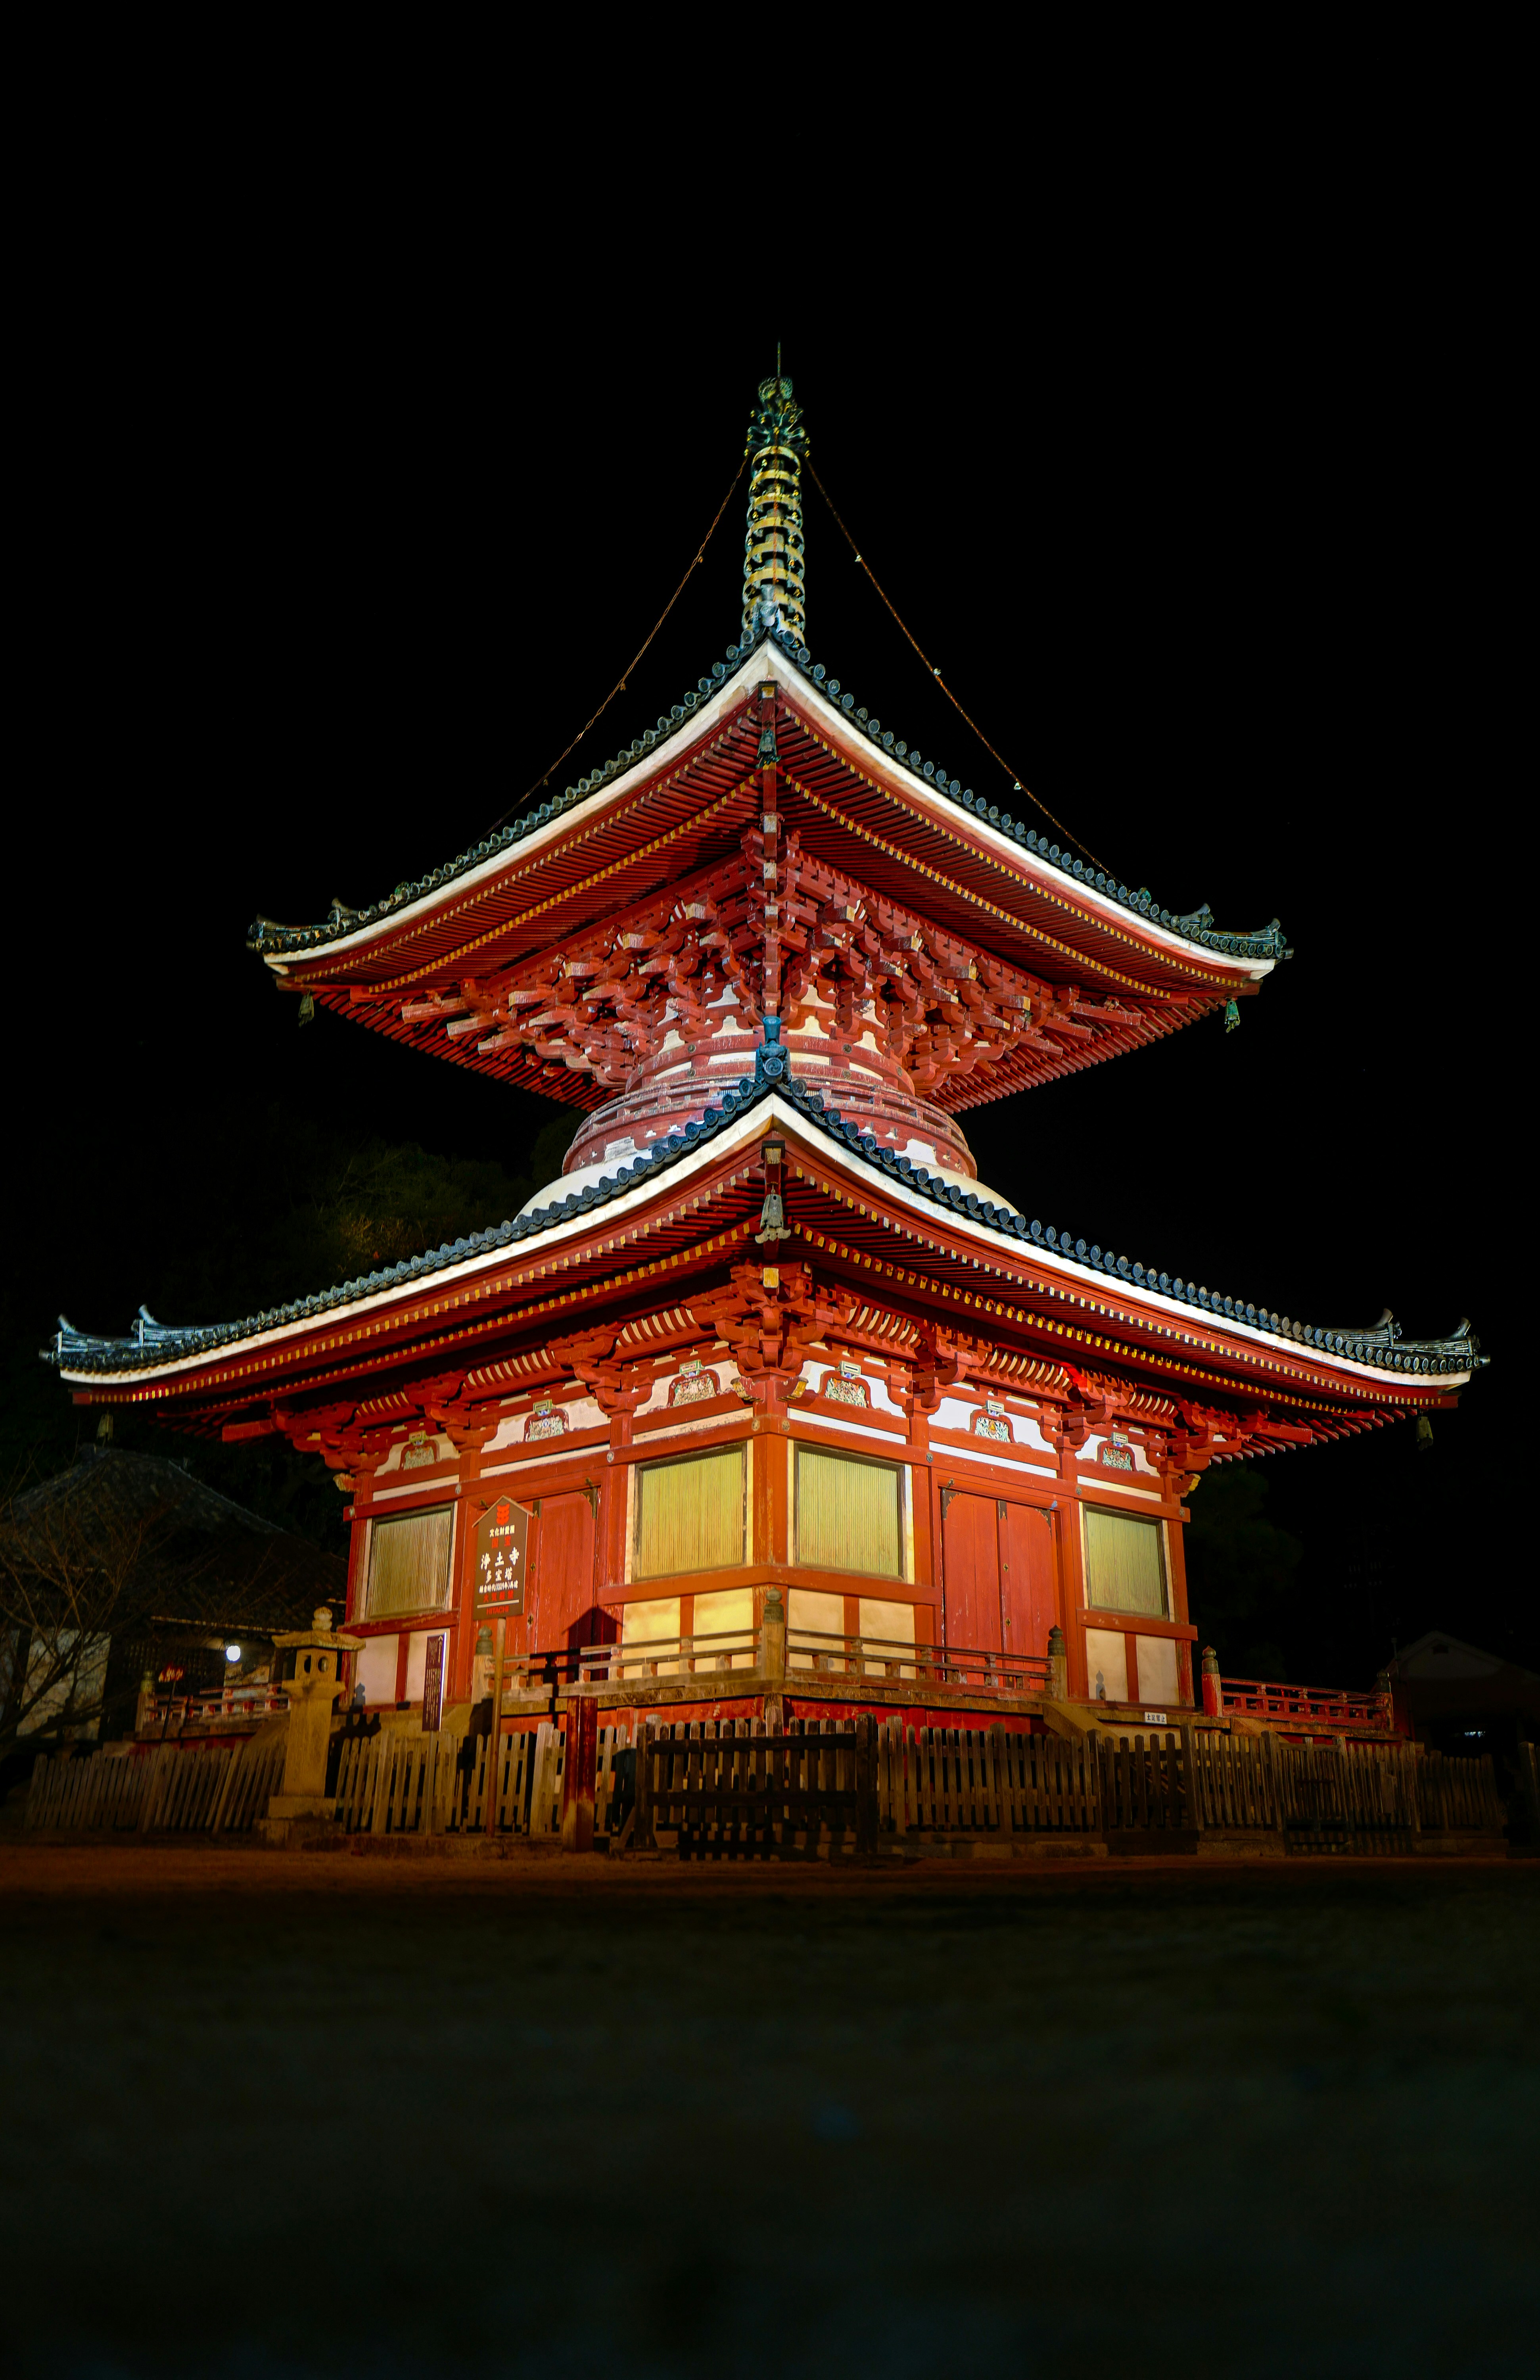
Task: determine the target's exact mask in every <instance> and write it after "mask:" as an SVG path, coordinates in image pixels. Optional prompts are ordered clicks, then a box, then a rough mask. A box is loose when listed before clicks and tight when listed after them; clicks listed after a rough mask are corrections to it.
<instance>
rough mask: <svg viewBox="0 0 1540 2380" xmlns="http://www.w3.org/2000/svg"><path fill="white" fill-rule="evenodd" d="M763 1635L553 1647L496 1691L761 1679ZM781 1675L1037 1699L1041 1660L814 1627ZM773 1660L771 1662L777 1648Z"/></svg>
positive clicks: (792, 1637) (792, 1648)
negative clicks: (736, 1673)
mask: <svg viewBox="0 0 1540 2380" xmlns="http://www.w3.org/2000/svg"><path fill="white" fill-rule="evenodd" d="M769 1638H770V1632H769V1631H764V1632H761V1631H759V1630H757V1629H752V1628H729V1629H722V1630H720V1631H718V1632H716V1633H712V1634H703V1635H692V1636H661V1637H649V1638H648V1639H647V1640H646V1641H645V1642H644V1643H639V1644H637V1643H633V1644H630V1645H626V1644H615V1645H560V1646H556V1647H554V1648H552V1650H550V1651H548V1652H543V1653H523V1654H520V1655H519V1656H518V1657H517V1658H516V1659H514V1660H511V1661H510V1663H509V1665H508V1668H507V1670H506V1671H505V1672H504V1676H503V1693H504V1694H505V1695H508V1696H512V1697H528V1696H530V1695H547V1694H552V1693H560V1692H562V1691H564V1689H565V1688H566V1687H568V1686H571V1685H576V1684H583V1685H625V1684H636V1683H645V1682H650V1681H651V1680H653V1679H655V1678H682V1677H699V1676H701V1675H715V1674H718V1673H721V1672H723V1671H727V1670H752V1671H754V1672H755V1673H756V1674H758V1675H762V1674H764V1666H763V1665H764V1662H765V1659H766V1655H767V1651H768V1650H769V1649H770V1645H769ZM784 1646H785V1653H784V1658H785V1674H786V1676H787V1677H788V1679H791V1680H794V1679H795V1677H796V1676H797V1674H798V1673H799V1672H800V1673H801V1674H803V1675H805V1676H806V1675H808V1674H812V1675H814V1676H818V1677H846V1678H875V1679H880V1680H903V1681H906V1682H913V1683H915V1684H916V1685H919V1686H921V1687H924V1688H927V1689H928V1688H930V1687H935V1686H944V1687H951V1688H953V1689H956V1690H961V1691H964V1692H966V1693H969V1694H1044V1693H1046V1691H1047V1688H1048V1677H1049V1663H1048V1659H1047V1657H1046V1656H1045V1655H1042V1654H1035V1653H1034V1654H1015V1653H998V1652H988V1651H977V1652H976V1651H972V1650H969V1649H968V1648H966V1647H964V1646H958V1645H916V1644H915V1643H914V1642H913V1640H912V1639H910V1638H906V1637H889V1636H845V1635H841V1634H838V1633H826V1632H824V1631H822V1630H819V1629H814V1628H791V1629H788V1630H787V1631H786V1632H785V1635H784ZM774 1658H780V1655H779V1649H778V1648H777V1650H776V1652H775V1655H774Z"/></svg>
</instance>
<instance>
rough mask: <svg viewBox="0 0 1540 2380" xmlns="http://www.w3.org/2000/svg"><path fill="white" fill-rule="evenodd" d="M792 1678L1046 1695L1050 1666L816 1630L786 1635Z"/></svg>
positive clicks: (1014, 1656)
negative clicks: (800, 1673) (811, 1675)
mask: <svg viewBox="0 0 1540 2380" xmlns="http://www.w3.org/2000/svg"><path fill="white" fill-rule="evenodd" d="M786 1668H787V1671H788V1674H794V1672H795V1671H796V1670H799V1669H800V1670H814V1671H821V1672H823V1673H825V1674H832V1675H837V1676H846V1677H875V1678H903V1679H913V1680H914V1681H915V1682H916V1684H918V1685H922V1686H952V1687H960V1688H962V1689H964V1691H966V1692H967V1693H969V1694H1045V1693H1046V1692H1047V1690H1048V1673H1049V1665H1048V1660H1047V1658H1046V1656H1044V1655H1042V1654H1037V1653H992V1652H975V1651H970V1650H969V1649H968V1648H966V1647H965V1646H962V1645H916V1644H915V1643H914V1641H913V1640H912V1639H910V1640H907V1641H905V1640H902V1639H898V1638H894V1637H885V1636H839V1635H830V1634H826V1633H824V1632H823V1631H821V1630H819V1629H816V1628H789V1629H788V1630H787V1632H786Z"/></svg>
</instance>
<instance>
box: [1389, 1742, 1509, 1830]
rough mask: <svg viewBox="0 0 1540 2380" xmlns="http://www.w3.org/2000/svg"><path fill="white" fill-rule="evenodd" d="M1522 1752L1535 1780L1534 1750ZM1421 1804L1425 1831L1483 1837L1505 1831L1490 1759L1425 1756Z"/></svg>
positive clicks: (1420, 1764) (1421, 1770)
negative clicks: (1440, 1831)
mask: <svg viewBox="0 0 1540 2380" xmlns="http://www.w3.org/2000/svg"><path fill="white" fill-rule="evenodd" d="M1521 1751H1522V1752H1527V1754H1528V1755H1529V1761H1530V1764H1531V1766H1530V1774H1531V1775H1532V1776H1533V1774H1534V1745H1533V1744H1525V1745H1522V1746H1521ZM1417 1803H1418V1809H1419V1813H1420V1815H1421V1818H1422V1823H1423V1825H1424V1827H1425V1828H1438V1829H1442V1830H1447V1831H1449V1832H1450V1833H1453V1832H1456V1831H1463V1830H1466V1829H1469V1830H1472V1831H1479V1832H1481V1833H1483V1834H1493V1833H1498V1832H1500V1831H1501V1828H1502V1824H1503V1805H1502V1797H1501V1795H1500V1794H1499V1793H1498V1780H1497V1778H1496V1776H1495V1775H1494V1774H1493V1769H1492V1763H1491V1760H1490V1758H1489V1757H1488V1758H1485V1759H1477V1760H1472V1759H1469V1758H1463V1757H1461V1756H1460V1755H1446V1754H1444V1753H1442V1752H1425V1753H1423V1755H1421V1757H1420V1758H1419V1760H1418V1762H1417Z"/></svg>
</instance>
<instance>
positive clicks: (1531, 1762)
mask: <svg viewBox="0 0 1540 2380" xmlns="http://www.w3.org/2000/svg"><path fill="white" fill-rule="evenodd" d="M1519 1791H1520V1793H1521V1794H1522V1797H1523V1804H1524V1814H1525V1815H1526V1817H1527V1818H1528V1820H1529V1839H1530V1841H1531V1842H1532V1843H1534V1844H1535V1845H1536V1846H1537V1847H1540V1760H1537V1759H1536V1758H1535V1753H1534V1744H1533V1743H1525V1742H1524V1741H1523V1740H1522V1739H1521V1740H1520V1743H1519Z"/></svg>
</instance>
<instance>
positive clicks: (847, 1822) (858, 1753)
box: [627, 1718, 879, 1859]
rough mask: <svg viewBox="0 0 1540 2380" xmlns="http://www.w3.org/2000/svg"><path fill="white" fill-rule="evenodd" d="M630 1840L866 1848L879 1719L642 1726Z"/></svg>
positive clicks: (727, 1854) (772, 1850)
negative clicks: (851, 1723) (782, 1725)
mask: <svg viewBox="0 0 1540 2380" xmlns="http://www.w3.org/2000/svg"><path fill="white" fill-rule="evenodd" d="M636 1765H637V1788H636V1790H637V1803H636V1817H635V1826H634V1831H632V1830H630V1829H628V1830H627V1832H628V1834H629V1836H630V1840H634V1841H635V1843H636V1844H637V1845H638V1846H640V1847H656V1848H659V1849H673V1848H677V1850H678V1852H679V1855H680V1857H681V1858H682V1859H690V1858H697V1859H705V1858H711V1859H724V1858H725V1859H741V1858H751V1859H752V1858H763V1859H770V1858H778V1859H817V1858H819V1857H820V1856H821V1857H829V1856H836V1855H838V1854H839V1853H840V1852H843V1851H850V1852H873V1851H875V1849H876V1832H877V1824H878V1800H879V1796H878V1753H877V1726H876V1722H875V1721H874V1720H873V1719H870V1718H858V1719H857V1720H856V1721H855V1725H854V1727H851V1726H842V1725H839V1724H837V1723H832V1722H831V1723H827V1724H820V1723H819V1721H817V1720H814V1721H812V1722H804V1721H802V1720H799V1719H794V1720H793V1722H792V1724H791V1726H790V1727H789V1728H785V1729H782V1728H767V1727H766V1726H765V1725H764V1724H763V1723H762V1722H758V1721H750V1720H748V1719H721V1720H715V1719H707V1720H696V1721H693V1722H685V1721H680V1722H678V1723H676V1724H674V1725H672V1726H667V1725H665V1726H663V1727H661V1728H651V1727H649V1728H644V1730H642V1732H641V1734H640V1735H639V1737H638V1739H637V1745H636Z"/></svg>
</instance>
